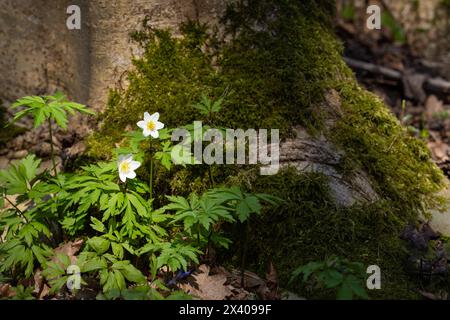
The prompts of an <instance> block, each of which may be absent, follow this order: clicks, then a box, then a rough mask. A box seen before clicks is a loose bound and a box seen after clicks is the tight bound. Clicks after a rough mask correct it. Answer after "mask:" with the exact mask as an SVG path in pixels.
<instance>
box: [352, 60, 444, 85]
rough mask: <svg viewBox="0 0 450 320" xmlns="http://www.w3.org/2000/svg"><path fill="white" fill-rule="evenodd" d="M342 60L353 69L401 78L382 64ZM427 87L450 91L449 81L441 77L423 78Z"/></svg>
mask: <svg viewBox="0 0 450 320" xmlns="http://www.w3.org/2000/svg"><path fill="white" fill-rule="evenodd" d="M344 61H345V62H346V63H347V64H348V66H349V67H351V68H354V69H361V70H364V71H368V72H372V73H375V74H380V75H382V76H385V77H387V78H391V79H394V80H398V81H400V80H401V79H402V78H403V73H402V72H400V71H396V70H393V69H390V68H386V67H383V66H378V65H376V64H373V63H369V62H364V61H360V60H355V59H352V58H348V57H344ZM425 83H426V85H427V87H428V89H430V90H432V91H440V92H450V81H446V80H444V79H442V78H428V79H426V80H425Z"/></svg>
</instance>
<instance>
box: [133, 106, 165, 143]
mask: <svg viewBox="0 0 450 320" xmlns="http://www.w3.org/2000/svg"><path fill="white" fill-rule="evenodd" d="M158 119H159V113H158V112H155V113H154V114H152V115H150V114H149V113H148V112H144V120H141V121H139V122H138V123H137V125H138V127H139V128H142V129H143V135H144V137H148V136H152V137H153V138H158V137H159V133H158V130H160V129H162V128H164V123H162V122H159V121H158Z"/></svg>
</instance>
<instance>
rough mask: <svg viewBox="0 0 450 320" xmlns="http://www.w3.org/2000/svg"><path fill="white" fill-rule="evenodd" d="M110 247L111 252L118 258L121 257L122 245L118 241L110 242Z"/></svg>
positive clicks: (122, 252)
mask: <svg viewBox="0 0 450 320" xmlns="http://www.w3.org/2000/svg"><path fill="white" fill-rule="evenodd" d="M111 248H112V251H113V254H114V255H115V256H116V257H117V258H118V259H123V254H124V251H123V246H122V244H120V243H116V242H111Z"/></svg>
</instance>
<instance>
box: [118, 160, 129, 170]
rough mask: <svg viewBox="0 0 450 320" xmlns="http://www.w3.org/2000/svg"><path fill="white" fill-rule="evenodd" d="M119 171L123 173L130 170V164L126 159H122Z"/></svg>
mask: <svg viewBox="0 0 450 320" xmlns="http://www.w3.org/2000/svg"><path fill="white" fill-rule="evenodd" d="M120 171H122V172H125V173H126V172H128V171H130V164H129V163H128V161H124V162H122V163H121V164H120Z"/></svg>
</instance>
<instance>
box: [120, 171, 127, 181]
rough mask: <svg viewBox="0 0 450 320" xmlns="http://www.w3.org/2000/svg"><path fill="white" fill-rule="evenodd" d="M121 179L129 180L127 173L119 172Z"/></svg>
mask: <svg viewBox="0 0 450 320" xmlns="http://www.w3.org/2000/svg"><path fill="white" fill-rule="evenodd" d="M119 178H120V181H122V182H125V181H126V180H127V176H126V174H124V173H122V172H119Z"/></svg>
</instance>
